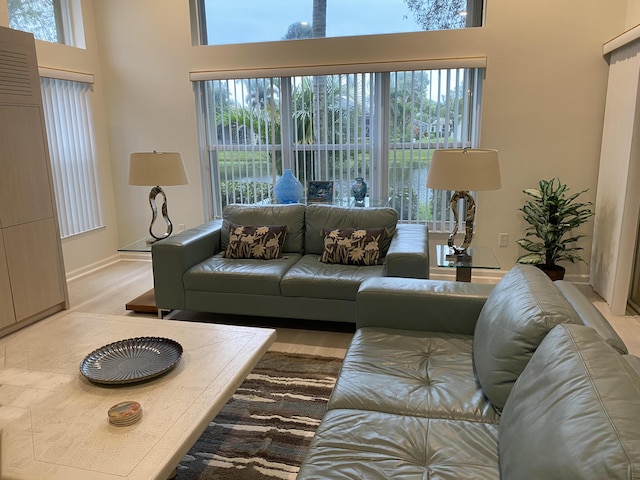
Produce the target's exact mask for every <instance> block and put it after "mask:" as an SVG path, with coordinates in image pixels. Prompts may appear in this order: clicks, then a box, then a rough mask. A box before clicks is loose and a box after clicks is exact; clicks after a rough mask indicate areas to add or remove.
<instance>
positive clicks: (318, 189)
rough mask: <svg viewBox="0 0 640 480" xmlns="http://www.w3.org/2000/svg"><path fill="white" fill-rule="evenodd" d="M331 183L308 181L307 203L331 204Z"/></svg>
mask: <svg viewBox="0 0 640 480" xmlns="http://www.w3.org/2000/svg"><path fill="white" fill-rule="evenodd" d="M332 202H333V182H332V181H329V180H309V181H308V182H307V203H332Z"/></svg>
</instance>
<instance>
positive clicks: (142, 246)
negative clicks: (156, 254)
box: [118, 237, 155, 252]
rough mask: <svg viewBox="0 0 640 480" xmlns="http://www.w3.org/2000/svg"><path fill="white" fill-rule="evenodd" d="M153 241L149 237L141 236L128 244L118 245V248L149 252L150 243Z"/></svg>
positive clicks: (121, 250)
mask: <svg viewBox="0 0 640 480" xmlns="http://www.w3.org/2000/svg"><path fill="white" fill-rule="evenodd" d="M154 243H155V242H152V241H151V237H148V238H142V239H140V240H137V241H135V242H133V243H130V244H129V245H125V246H124V247H120V248H119V249H118V251H119V252H151V245H153V244H154Z"/></svg>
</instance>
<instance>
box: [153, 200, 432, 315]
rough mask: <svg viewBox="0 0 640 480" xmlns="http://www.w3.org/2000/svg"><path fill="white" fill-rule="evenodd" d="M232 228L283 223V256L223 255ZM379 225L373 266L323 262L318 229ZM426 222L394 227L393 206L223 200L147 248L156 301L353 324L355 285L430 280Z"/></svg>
mask: <svg viewBox="0 0 640 480" xmlns="http://www.w3.org/2000/svg"><path fill="white" fill-rule="evenodd" d="M232 225H236V226H237V225H243V226H282V225H286V226H287V232H286V236H285V237H284V244H283V245H282V247H281V254H282V255H281V257H280V258H274V259H270V260H263V259H253V258H228V257H226V256H225V253H226V250H227V247H228V245H229V242H230V230H231V226H232ZM347 228H351V229H368V230H372V231H373V230H376V229H378V230H379V229H383V230H384V232H385V233H384V235H382V237H381V238H380V242H379V243H380V249H381V252H382V256H381V261H380V262H379V264H375V265H350V264H342V263H323V262H321V261H319V260H320V257H321V256H322V255H323V253H324V251H325V241H326V239H325V236H324V235H323V230H325V231H327V230H331V229H347ZM428 238H429V237H428V231H427V228H426V226H425V225H416V224H399V223H398V214H397V212H396V210H394V209H392V208H386V207H380V208H358V207H355V208H347V207H339V206H334V205H325V204H309V205H303V204H291V205H235V204H234V205H227V206H226V207H225V209H224V211H223V218H222V220H214V221H212V222H208V223H205V224H203V225H201V226H199V227H196V228H192V229H190V230H187V231H185V232H182V233H178V234H177V235H174V236H171V237H169V238H166V239H163V240H161V241H159V242H156V243H155V244H154V245H153V247H152V259H153V277H154V288H155V300H156V305H157V307H158V308H159V309H160V310H174V309H179V310H192V311H200V312H214V313H227V314H241V315H258V316H267V317H280V318H292V319H309V320H331V321H339V322H355V320H356V295H357V293H358V288H359V287H360V284H361V283H362V282H363V281H365V280H367V279H371V278H378V277H390V276H394V277H412V278H422V279H426V278H429V240H428Z"/></svg>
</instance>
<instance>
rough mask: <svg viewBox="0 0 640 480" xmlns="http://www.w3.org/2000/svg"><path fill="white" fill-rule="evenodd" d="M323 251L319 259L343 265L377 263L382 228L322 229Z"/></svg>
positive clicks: (382, 235)
mask: <svg viewBox="0 0 640 480" xmlns="http://www.w3.org/2000/svg"><path fill="white" fill-rule="evenodd" d="M322 233H323V234H324V251H323V252H322V256H321V257H320V261H321V262H324V263H342V264H345V265H378V264H379V263H380V243H382V240H383V239H384V236H385V234H386V231H385V229H384V228H368V229H363V228H360V229H358V228H336V229H334V230H324V229H323V230H322Z"/></svg>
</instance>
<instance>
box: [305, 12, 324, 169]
mask: <svg viewBox="0 0 640 480" xmlns="http://www.w3.org/2000/svg"><path fill="white" fill-rule="evenodd" d="M312 19H313V23H312V33H313V37H314V38H324V37H326V36H327V0H313V15H312ZM326 89H327V79H326V77H324V76H322V75H317V76H316V77H314V93H315V102H314V108H313V109H314V111H315V117H316V119H317V121H316V122H315V134H316V138H317V139H318V142H320V143H322V142H323V141H325V137H326V121H325V120H326V118H325V111H324V107H323V106H324V104H325V98H326ZM325 155H326V152H325ZM312 163H313V165H314V166H315V163H316V162H315V161H314V162H312ZM307 175H308V176H309V177H310V178H309V179H311V180H313V179H314V176H315V168H311V172H308V174H307Z"/></svg>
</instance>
